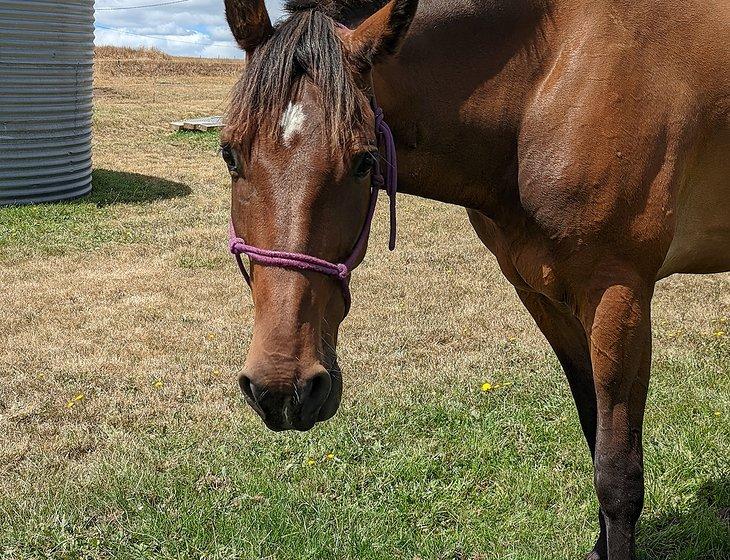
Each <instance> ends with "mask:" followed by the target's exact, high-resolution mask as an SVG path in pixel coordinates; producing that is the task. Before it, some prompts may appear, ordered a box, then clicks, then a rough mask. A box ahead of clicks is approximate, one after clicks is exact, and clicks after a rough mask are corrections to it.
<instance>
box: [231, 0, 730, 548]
mask: <svg viewBox="0 0 730 560" xmlns="http://www.w3.org/2000/svg"><path fill="white" fill-rule="evenodd" d="M417 5H418V2H417V0H393V1H392V2H391V3H390V4H386V5H385V6H384V7H382V9H380V10H379V11H376V10H377V9H378V8H381V6H383V5H382V3H377V2H373V1H369V0H363V1H358V0H331V1H330V0H319V1H318V0H313V1H311V2H309V1H308V0H299V1H295V2H294V3H293V4H290V9H291V11H292V12H293V15H292V16H291V19H290V20H288V21H287V22H284V23H283V24H281V26H280V27H278V28H277V29H273V28H271V26H270V24H269V23H268V22H269V19H268V15H266V12H265V8H264V6H263V2H261V1H259V0H227V1H226V6H227V13H228V17H229V21H230V22H231V28H232V30H233V32H234V35H235V36H236V37H237V39H238V40H239V43H240V44H241V45H242V47H243V48H245V49H246V50H247V52H248V53H249V55H250V56H251V61H252V62H251V65H252V68H254V67H255V68H261V67H262V64H263V62H261V60H257V58H256V57H257V56H259V57H260V58H262V57H263V55H261V54H260V53H259V52H258V49H263V50H266V49H268V50H266V55H267V56H269V57H271V56H276V55H277V53H276V52H274V51H273V50H272V47H271V45H276V44H279V43H277V42H276V41H278V40H281V45H289V46H291V48H292V49H293V52H294V51H296V53H306V52H310V51H311V52H316V49H314V47H312V45H309V44H308V43H311V42H316V41H317V39H314V38H312V37H311V36H307V35H306V34H301V35H295V34H293V32H292V28H293V27H294V26H300V28H301V27H302V26H306V25H310V26H311V25H313V23H312V22H319V23H317V25H324V27H322V28H321V29H322V31H320V35H321V34H324V35H328V34H331V33H332V32H334V33H336V35H337V37H338V38H339V41H340V43H341V45H342V47H341V48H342V53H341V54H337V56H338V57H340V58H341V59H342V64H344V65H345V66H346V67H347V68H348V69H349V70H348V72H349V74H348V76H349V78H348V80H349V79H350V78H351V79H352V81H353V83H354V84H356V85H357V89H358V90H359V92H360V93H362V94H363V99H366V98H367V97H368V96H369V95H371V94H372V91H371V89H370V88H371V85H370V81H371V80H372V84H373V88H374V92H375V93H376V94H377V98H378V101H379V103H380V104H381V106H382V107H383V108H384V109H385V113H386V115H387V118H388V120H389V122H390V124H391V126H392V128H393V130H394V134H395V138H396V142H397V146H398V156H399V183H400V188H401V190H402V191H403V192H407V193H411V194H415V195H419V196H423V197H427V198H432V199H435V200H441V201H444V202H449V203H453V204H458V205H461V206H464V207H465V208H467V211H468V213H469V218H470V220H471V223H472V224H473V226H474V228H475V230H476V231H477V233H478V235H479V237H480V238H481V239H482V241H483V242H484V244H485V245H486V246H487V247H488V248H489V249H490V250H491V252H492V253H494V255H495V256H496V257H497V260H498V262H499V265H500V267H501V269H502V271H503V272H504V274H505V276H506V277H507V278H508V279H509V281H510V282H511V283H512V284H513V285H514V286H515V288H516V290H517V293H518V294H519V297H520V298H521V300H522V301H523V303H524V304H525V307H526V308H527V309H528V311H529V312H530V313H531V314H532V316H533V317H534V319H535V321H536V322H537V324H538V326H539V327H540V329H541V330H542V332H543V333H544V334H545V336H546V338H547V339H548V341H549V343H550V344H551V346H552V347H553V349H554V350H555V352H556V354H557V356H558V358H559V359H560V362H561V364H562V365H563V368H564V369H565V372H566V375H567V377H568V381H569V383H570V387H571V390H572V392H573V395H574V397H575V401H576V405H577V408H578V413H579V416H580V421H581V425H582V427H583V431H584V433H585V436H586V440H587V442H588V446H589V448H590V451H591V454H592V457H593V459H594V466H595V486H596V491H597V494H598V498H599V502H600V506H601V509H600V512H599V516H600V523H601V534H600V536H599V538H598V542H597V543H596V545H595V547H594V550H593V551H592V552H591V553H590V554H589V556H590V558H592V559H594V560H597V559H602V560H607V559H609V560H627V559H630V558H633V557H634V531H635V523H636V521H637V519H638V517H639V514H640V511H641V508H642V505H643V458H642V445H641V433H642V419H643V413H644V406H645V401H646V392H647V387H648V383H649V370H650V363H651V321H650V303H651V298H652V294H653V290H654V284H655V282H656V280H657V279H660V278H663V277H666V276H668V275H670V274H673V273H682V272H691V273H710V272H718V271H726V270H730V157H728V156H730V33H729V30H730V9H728V6H727V4H723V3H721V2H710V3H708V2H699V1H698V0H653V1H647V2H629V1H622V0H514V1H507V0H494V1H490V2H475V1H473V0H450V1H448V2H445V1H443V0H422V1H421V3H420V6H418V10H417V11H416V6H417ZM312 13H314V15H312ZM414 13H415V17H414ZM317 14H325V15H326V16H328V17H331V18H332V19H333V20H335V21H337V22H338V23H341V24H344V25H345V26H347V27H348V28H349V29H342V28H334V27H333V28H332V29H334V31H328V29H330V28H329V27H327V26H328V25H329V24H328V23H327V22H328V21H329V20H328V19H325V20H320V19H319V15H317ZM409 24H410V30H409V32H408V33H407V34H406V30H408V28H409ZM318 29H319V28H318ZM286 33H289V34H290V35H285V34H286ZM328 36H329V35H328ZM282 37H285V38H287V40H288V42H286V41H285V40H284V39H282ZM399 45H400V50H399V53H398V55H397V56H389V55H390V54H391V53H393V52H394V51H395V50H396V48H397V47H398V46H399ZM339 48H340V47H339V46H337V49H339ZM296 49H299V50H296ZM307 49H309V50H307ZM338 53H339V51H338ZM278 55H279V56H281V57H283V58H282V60H283V59H285V58H286V56H290V57H291V56H294V62H295V63H296V64H299V65H300V66H301V67H302V68H303V72H302V73H301V84H300V86H299V87H294V88H290V91H289V94H288V95H289V96H290V97H291V101H290V103H291V104H293V105H292V107H298V110H299V111H301V115H302V116H303V118H302V122H301V123H299V124H300V128H299V129H298V130H294V129H292V128H291V127H290V126H289V125H290V121H286V127H285V123H284V121H282V128H285V130H284V136H285V137H286V139H287V141H283V140H282V138H281V136H279V138H278V139H277V136H276V135H275V134H274V135H266V134H255V135H253V134H251V133H250V127H249V133H248V135H247V136H246V137H245V138H240V137H239V136H237V130H236V127H231V129H230V130H228V131H226V133H225V134H224V143H230V144H231V146H233V148H234V149H233V156H231V157H234V156H235V157H236V159H237V161H239V162H241V166H245V165H247V166H248V170H247V172H246V173H244V174H242V175H239V174H234V182H233V187H234V188H233V219H234V223H235V224H236V227H237V231H238V230H240V231H243V232H244V235H246V236H247V239H248V240H249V242H250V243H255V244H257V245H258V246H262V247H267V248H281V249H288V250H295V251H301V252H306V253H308V254H314V255H318V256H321V257H323V258H328V259H330V260H336V259H337V258H341V257H342V255H343V254H347V251H348V247H351V246H352V244H351V243H352V239H354V238H355V236H356V234H357V232H358V231H359V227H361V224H362V217H363V213H364V204H365V202H364V201H365V198H364V195H363V194H362V193H361V192H360V190H358V189H360V188H361V187H358V183H357V182H356V181H354V179H352V177H351V176H350V174H349V171H348V170H349V169H350V168H351V166H352V165H354V164H353V163H352V162H353V161H357V157H358V155H357V154H358V153H359V152H358V149H354V148H353V149H345V148H341V149H340V150H339V151H338V150H334V151H327V150H325V149H324V146H325V141H324V140H322V139H318V138H319V137H320V136H322V135H318V134H317V130H319V129H321V128H323V127H324V128H326V127H327V124H328V122H330V121H329V120H328V119H327V118H326V116H327V114H328V111H331V110H332V108H331V107H329V109H328V106H330V105H333V104H332V99H333V98H334V96H333V95H331V94H329V95H328V91H325V90H327V87H326V82H323V81H322V79H321V78H320V77H318V76H319V75H318V74H317V72H318V71H319V70H320V69H316V68H314V66H316V63H315V62H312V61H315V60H321V59H322V56H320V58H317V57H310V58H302V57H303V55H302V56H300V55H299V54H294V55H291V54H289V55H287V53H282V52H278ZM297 57H299V58H297ZM310 59H311V60H310ZM331 62H332V61H331ZM296 64H293V65H292V67H296ZM332 64H333V65H335V66H336V65H337V60H334V62H332ZM257 65H258V66H257ZM308 65H309V66H310V67H308ZM250 79H253V78H250ZM256 79H260V80H264V81H265V80H266V79H267V78H265V77H258V78H256ZM348 83H349V82H348ZM322 84H325V85H322ZM241 87H242V88H246V87H249V88H250V87H251V84H250V83H249V84H248V85H246V76H244V81H243V83H242V86H241ZM330 89H331V87H330ZM273 90H275V88H273V89H272V88H268V89H262V90H261V91H273ZM330 93H331V92H330ZM249 99H251V97H250V96H249ZM353 106H354V107H355V108H356V109H357V110H358V111H359V112H360V113H361V114H360V113H358V118H354V119H352V121H351V123H350V124H351V128H352V136H353V137H356V138H357V137H366V136H368V135H370V141H372V115H371V114H370V112H369V111H368V108H367V106H365V105H364V104H363V102H362V101H357V100H355V101H354V105H353ZM282 109H283V108H282ZM233 110H234V112H236V111H237V112H238V113H240V112H241V111H242V110H243V109H242V108H241V107H240V106H237V105H236V103H234V105H233ZM234 116H235V115H234ZM340 120H342V119H340ZM263 124H264V123H262V126H263ZM275 124H276V123H275ZM249 125H250V123H249ZM273 128H276V127H275V126H274V127H273ZM324 153H329V154H330V155H329V156H325V155H323V154H324ZM299 160H305V161H306V162H307V165H306V166H305V165H304V164H302V165H301V166H300V165H299V164H298V161H299ZM243 162H246V163H245V165H244V163H243ZM244 175H245V176H244ZM292 184H298V185H299V186H300V189H299V190H298V191H297V192H299V193H300V194H301V193H305V196H304V197H303V198H304V201H297V202H293V201H292V198H291V197H290V196H289V195H287V194H285V193H287V192H290V191H291V185H292ZM334 189H336V190H334ZM332 193H337V194H332ZM282 201H286V202H282ZM315 214H316V215H317V216H318V217H319V218H320V219H319V220H316V219H315V218H314V216H315ZM273 216H277V217H276V218H274V217H273ZM317 224H319V225H320V227H318V226H317ZM322 224H325V226H326V227H325V226H322ZM322 228H324V229H325V230H326V232H327V233H324V234H323V233H322ZM333 238H336V239H338V240H339V241H338V242H335V241H333V240H332V239H333ZM343 240H344V241H343ZM337 243H340V244H341V245H338V244H337ZM348 243H349V245H348ZM253 272H254V276H257V280H258V281H254V286H253V293H254V300H255V303H256V318H255V321H256V324H255V326H254V340H253V342H252V345H251V349H250V351H249V358H248V360H247V364H246V371H245V373H244V374H243V376H242V387H243V389H244V392H245V393H246V394H247V396H248V399H249V402H251V404H252V405H253V406H254V407H255V408H256V409H257V411H258V412H259V413H260V414H262V417H263V418H264V419H265V420H266V422H267V424H268V425H269V426H270V427H272V428H275V429H282V428H288V427H292V426H296V427H301V426H304V428H308V427H311V425H312V424H313V423H314V422H315V421H317V420H323V419H326V418H328V417H330V416H331V415H332V414H334V412H335V410H336V408H337V405H338V403H339V395H340V391H341V379H340V375H339V368H338V367H337V365H336V359H335V357H334V347H335V345H336V339H337V325H338V324H339V322H340V320H341V319H342V303H341V301H340V300H339V299H338V298H339V295H338V291H337V287H336V286H335V285H334V284H333V283H331V282H329V281H328V280H327V279H324V278H317V277H316V275H313V274H310V273H306V274H302V273H296V272H292V271H285V270H273V269H266V267H257V266H254V267H253ZM292 308H293V309H294V311H291V309H292ZM312 372H314V373H312ZM313 386H314V388H312V387H313ZM315 401H316V402H315ZM312 402H314V404H312ZM292 418H294V419H292ZM297 422H299V423H297Z"/></svg>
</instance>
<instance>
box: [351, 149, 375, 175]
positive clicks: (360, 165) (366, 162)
mask: <svg viewBox="0 0 730 560" xmlns="http://www.w3.org/2000/svg"><path fill="white" fill-rule="evenodd" d="M376 158H377V154H374V153H372V152H363V153H362V154H360V155H359V156H358V157H357V160H356V163H355V171H354V173H355V177H358V178H362V177H365V176H366V175H367V174H368V173H370V172H371V171H372V169H373V167H374V166H375V162H376V161H377V159H376Z"/></svg>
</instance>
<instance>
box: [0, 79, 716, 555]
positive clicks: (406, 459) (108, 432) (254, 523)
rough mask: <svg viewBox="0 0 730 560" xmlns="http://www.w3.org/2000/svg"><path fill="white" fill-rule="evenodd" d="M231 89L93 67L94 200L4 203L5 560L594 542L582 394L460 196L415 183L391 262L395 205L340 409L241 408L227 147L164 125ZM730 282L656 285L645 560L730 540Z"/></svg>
mask: <svg viewBox="0 0 730 560" xmlns="http://www.w3.org/2000/svg"><path fill="white" fill-rule="evenodd" d="M233 80H234V78H233V77H224V78H220V77H217V78H206V77H202V76H201V77H197V78H195V79H194V80H192V81H191V80H186V83H184V84H183V83H178V81H176V80H170V83H165V84H161V83H160V82H159V81H157V80H153V79H152V78H149V79H148V78H141V77H139V78H135V79H130V78H117V77H115V76H108V75H99V76H97V84H96V86H97V87H98V88H99V91H100V92H101V93H100V94H99V96H98V98H97V100H96V115H95V127H96V130H95V146H94V160H95V166H96V169H97V171H96V172H95V175H94V186H95V190H94V193H93V194H92V195H90V196H89V197H86V198H82V199H79V200H76V201H72V202H68V203H62V204H52V205H45V206H36V207H23V208H3V209H0V263H1V266H0V286H2V287H3V291H2V294H3V295H2V300H1V301H2V305H0V557H4V558H12V559H13V560H15V559H31V558H49V557H50V558H68V559H76V558H90V559H97V558H99V559H101V558H115V559H116V558H120V559H126V558H129V559H139V558H170V559H172V558H175V559H178V558H190V559H193V558H195V559H197V558H209V559H228V558H231V559H232V558H268V559H275V560H288V559H292V560H293V559H306V558H317V559H320V558H322V559H330V558H331V559H337V560H340V559H365V560H375V559H390V558H399V559H400V558H404V559H408V560H416V559H419V558H420V559H422V560H430V559H449V560H452V559H470V560H486V559H490V560H491V559H495V560H496V559H500V560H502V559H509V560H535V559H538V560H564V559H570V558H576V559H577V558H581V554H582V553H584V552H586V551H587V550H588V549H589V548H590V546H591V545H592V543H593V539H594V538H595V535H596V533H597V520H596V515H595V513H596V508H597V504H596V500H595V497H594V495H593V489H592V484H591V478H592V471H591V465H590V460H589V457H588V453H587V450H586V449H585V444H584V443H583V441H582V436H581V435H580V429H579V426H578V422H577V418H576V414H575V412H574V407H573V404H572V401H571V397H570V392H569V390H568V388H567V384H566V383H565V381H564V379H563V375H562V373H561V371H560V368H559V365H558V363H557V360H556V359H555V358H554V356H553V355H552V353H551V352H550V351H549V349H548V347H547V344H546V343H545V342H544V340H543V338H542V336H541V335H540V333H539V332H538V331H537V329H536V328H535V327H534V325H533V324H532V322H531V320H530V319H529V317H528V315H527V312H526V311H524V310H522V309H521V307H520V305H519V303H518V300H517V298H516V296H515V295H514V293H513V291H512V289H511V288H510V286H509V285H508V284H507V282H506V281H505V280H504V279H503V278H502V276H501V274H500V272H499V270H498V267H497V266H496V264H495V263H494V260H493V259H492V258H491V257H490V256H489V255H488V253H487V251H486V250H485V249H484V248H483V247H482V246H481V245H480V244H479V242H478V241H477V240H476V237H475V235H474V234H473V233H471V231H470V229H469V225H468V221H467V219H466V217H465V214H464V212H463V210H460V209H458V208H452V207H448V206H444V205H441V204H437V203H433V202H429V201H423V200H418V199H413V198H408V197H402V198H401V199H400V216H399V217H400V220H399V246H398V250H397V251H396V252H395V253H392V254H391V253H388V251H387V249H385V246H386V245H387V243H386V238H387V224H386V221H387V220H386V216H385V212H378V215H377V220H376V223H375V226H374V227H375V230H374V237H373V240H372V242H371V248H370V251H369V255H368V258H367V259H366V261H365V263H364V264H363V265H362V267H361V268H359V269H358V271H357V273H356V274H355V278H354V280H353V295H354V305H353V310H352V313H351V315H350V317H348V319H347V321H346V323H345V324H344V325H343V328H342V331H341V336H340V340H341V342H340V355H341V359H340V363H341V365H342V366H343V369H344V375H345V383H346V386H345V398H344V401H343V404H342V407H341V410H340V411H339V412H338V414H337V416H336V417H335V418H334V419H333V420H332V421H330V422H328V423H326V424H324V425H321V426H319V427H317V428H316V429H315V430H313V431H311V432H308V433H306V434H273V433H269V432H267V431H265V430H264V428H263V426H262V425H261V423H260V421H259V420H258V419H257V418H256V417H255V415H254V414H253V413H252V412H251V411H250V410H248V409H247V408H246V407H245V405H244V404H243V402H242V399H241V398H240V397H239V395H238V389H237V386H236V381H235V379H236V375H237V374H238V372H239V371H240V369H241V366H242V364H243V360H244V357H245V352H246V345H247V344H248V338H249V336H250V328H251V317H252V305H251V302H250V298H249V295H248V293H247V291H246V288H245V285H244V284H243V281H242V280H241V278H240V277H239V276H238V274H237V270H236V267H235V265H234V264H233V263H232V261H231V259H230V258H229V257H228V255H226V252H225V242H226V239H225V237H226V223H227V213H228V205H229V197H230V194H229V190H228V181H227V178H226V173H225V168H224V166H223V164H222V163H221V162H220V161H219V160H218V157H217V155H216V153H215V147H216V145H217V138H216V137H215V136H214V135H204V134H201V135H190V134H170V133H169V130H168V128H167V123H168V122H169V121H172V120H176V119H177V118H179V117H185V116H195V115H199V114H214V113H220V109H221V107H222V105H223V104H224V101H225V97H226V93H227V90H228V88H229V87H230V86H231V85H232V83H233ZM456 271H464V273H461V274H456ZM728 294H730V275H727V274H725V275H714V276H707V277H692V276H684V277H676V278H672V279H669V280H668V281H665V282H662V283H660V285H659V286H658V288H657V293H656V297H655V301H654V310H653V311H654V318H655V331H654V337H655V340H654V348H655V357H654V370H653V372H654V373H653V378H652V384H651V388H650V397H649V405H648V408H647V419H646V433H645V449H646V478H647V502H646V507H645V510H644V515H643V518H642V521H641V524H640V528H639V536H638V539H639V549H640V558H642V559H643V560H670V559H671V560H690V559H692V560H721V559H726V558H728V557H729V556H730V528H728V516H729V513H728V508H729V507H730V480H729V475H728V472H729V471H730V469H729V468H728V466H729V463H730V459H729V457H730V421H729V419H730V392H729V391H728V386H730V373H729V372H730V344H728V336H726V335H719V334H716V333H721V332H728V331H730V325H729V324H728V322H727V321H728V317H730V298H729V297H728ZM454 302H458V305H455V304H454ZM485 381H488V382H489V383H491V384H492V385H495V386H496V385H498V384H502V386H501V387H498V388H495V389H493V390H490V391H482V389H481V387H482V384H483V383H484V382H485Z"/></svg>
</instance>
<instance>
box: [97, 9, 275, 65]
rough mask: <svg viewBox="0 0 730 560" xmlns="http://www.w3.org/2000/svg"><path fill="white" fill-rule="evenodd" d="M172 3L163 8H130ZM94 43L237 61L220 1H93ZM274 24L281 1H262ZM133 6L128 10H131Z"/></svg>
mask: <svg viewBox="0 0 730 560" xmlns="http://www.w3.org/2000/svg"><path fill="white" fill-rule="evenodd" d="M167 2H175V3H174V4H169V5H166V6H153V7H145V8H132V7H134V6H146V5H149V4H162V3H167ZM95 5H96V44H97V45H116V46H123V47H156V48H158V49H161V50H163V51H165V52H167V53H170V54H173V55H179V56H204V57H213V58H215V57H221V58H240V57H242V56H243V53H242V51H241V49H239V48H238V46H237V45H236V43H235V41H234V40H233V37H232V36H231V32H230V30H229V29H228V24H227V23H226V18H225V15H224V9H223V0H96V3H95ZM266 5H267V6H268V8H269V15H270V16H271V20H272V21H276V20H277V19H278V18H279V17H280V16H281V1H280V0H266ZM130 8H132V9H130Z"/></svg>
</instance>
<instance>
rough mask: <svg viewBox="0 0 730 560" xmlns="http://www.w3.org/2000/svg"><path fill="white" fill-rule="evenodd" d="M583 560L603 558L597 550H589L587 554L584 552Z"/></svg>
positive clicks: (603, 559) (602, 559) (601, 559)
mask: <svg viewBox="0 0 730 560" xmlns="http://www.w3.org/2000/svg"><path fill="white" fill-rule="evenodd" d="M585 560H605V558H602V557H601V555H600V554H598V552H597V551H595V550H591V551H590V552H589V553H588V554H586V556H585Z"/></svg>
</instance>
